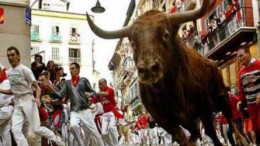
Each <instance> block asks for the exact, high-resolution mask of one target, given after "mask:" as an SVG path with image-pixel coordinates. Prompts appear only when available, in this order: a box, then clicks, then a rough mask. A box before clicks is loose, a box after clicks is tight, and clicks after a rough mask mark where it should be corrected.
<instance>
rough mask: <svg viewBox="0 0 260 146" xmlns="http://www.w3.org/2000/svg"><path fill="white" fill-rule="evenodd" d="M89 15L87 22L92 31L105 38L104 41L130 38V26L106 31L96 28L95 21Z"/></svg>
mask: <svg viewBox="0 0 260 146" xmlns="http://www.w3.org/2000/svg"><path fill="white" fill-rule="evenodd" d="M86 15H87V20H88V24H89V26H90V28H91V30H92V31H93V32H94V33H95V34H96V35H97V36H99V37H101V38H104V39H117V38H124V37H127V36H128V32H129V30H130V26H127V27H124V28H122V29H120V30H115V31H105V30H102V29H101V28H99V27H98V26H96V25H95V24H94V23H93V21H92V20H91V18H90V16H89V15H88V13H86Z"/></svg>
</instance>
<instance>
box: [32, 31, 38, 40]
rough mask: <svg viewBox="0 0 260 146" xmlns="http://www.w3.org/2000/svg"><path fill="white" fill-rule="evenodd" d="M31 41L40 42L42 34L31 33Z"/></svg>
mask: <svg viewBox="0 0 260 146" xmlns="http://www.w3.org/2000/svg"><path fill="white" fill-rule="evenodd" d="M31 41H40V34H39V33H37V32H31Z"/></svg>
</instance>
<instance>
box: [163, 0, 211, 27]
mask: <svg viewBox="0 0 260 146" xmlns="http://www.w3.org/2000/svg"><path fill="white" fill-rule="evenodd" d="M214 2H215V0H203V2H202V6H201V7H200V8H199V9H196V10H190V11H185V12H179V13H174V14H169V15H168V17H169V20H170V22H171V23H172V24H181V23H185V22H189V21H194V20H196V19H198V18H200V17H202V16H203V15H205V14H206V12H207V11H208V8H209V6H210V4H213V3H214Z"/></svg>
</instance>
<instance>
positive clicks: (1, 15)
mask: <svg viewBox="0 0 260 146" xmlns="http://www.w3.org/2000/svg"><path fill="white" fill-rule="evenodd" d="M3 23H4V8H0V24H3Z"/></svg>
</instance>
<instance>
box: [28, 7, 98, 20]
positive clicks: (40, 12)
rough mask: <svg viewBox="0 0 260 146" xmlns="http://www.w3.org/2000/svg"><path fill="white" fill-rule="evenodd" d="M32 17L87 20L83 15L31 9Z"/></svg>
mask: <svg viewBox="0 0 260 146" xmlns="http://www.w3.org/2000/svg"><path fill="white" fill-rule="evenodd" d="M32 15H34V16H43V17H55V18H65V19H76V20H87V18H86V15H85V14H78V13H67V12H56V11H49V10H37V9H33V10H32ZM92 17H93V16H92Z"/></svg>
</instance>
